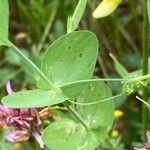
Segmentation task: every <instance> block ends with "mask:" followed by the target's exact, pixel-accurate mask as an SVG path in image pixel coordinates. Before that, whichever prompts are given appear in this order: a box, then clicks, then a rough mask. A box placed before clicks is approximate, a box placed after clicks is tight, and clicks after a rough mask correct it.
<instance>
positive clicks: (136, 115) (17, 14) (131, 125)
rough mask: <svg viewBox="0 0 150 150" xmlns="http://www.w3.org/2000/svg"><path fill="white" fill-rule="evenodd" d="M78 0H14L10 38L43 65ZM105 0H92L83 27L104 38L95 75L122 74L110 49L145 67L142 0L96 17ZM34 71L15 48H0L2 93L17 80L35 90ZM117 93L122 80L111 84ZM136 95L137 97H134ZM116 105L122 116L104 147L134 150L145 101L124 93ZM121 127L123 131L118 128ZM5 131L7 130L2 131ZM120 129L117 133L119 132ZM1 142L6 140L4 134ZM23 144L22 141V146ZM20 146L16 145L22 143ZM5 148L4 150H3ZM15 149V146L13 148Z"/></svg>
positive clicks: (131, 66)
mask: <svg viewBox="0 0 150 150" xmlns="http://www.w3.org/2000/svg"><path fill="white" fill-rule="evenodd" d="M77 2H78V0H28V1H26V0H10V1H9V4H10V28H9V32H10V39H11V41H12V42H13V43H15V44H16V45H17V46H18V47H19V48H20V49H21V50H22V51H23V52H24V53H25V54H26V55H27V56H28V57H29V58H30V59H31V60H32V61H33V62H34V63H36V64H37V65H39V64H40V61H41V59H42V57H43V54H44V52H45V50H46V49H47V48H48V47H49V45H50V44H51V43H52V42H53V41H54V40H55V39H57V38H59V37H60V36H62V35H63V34H65V33H66V23H67V18H68V16H69V15H70V14H72V13H73V10H74V8H75V6H76V5H77ZM98 3H99V0H88V4H87V7H86V11H85V13H84V16H83V18H82V21H81V23H80V25H79V28H78V29H79V30H80V29H81V30H90V31H92V32H94V33H95V34H96V35H97V37H98V39H99V42H100V49H101V50H100V52H99V55H98V60H97V65H96V68H95V75H97V76H99V77H106V78H110V77H119V74H117V72H116V70H115V68H114V64H113V60H112V58H111V57H110V53H111V54H113V55H114V56H115V57H116V58H117V60H118V61H119V62H120V63H121V64H122V65H123V66H124V67H125V68H126V69H127V70H128V71H129V72H132V71H135V70H137V69H140V68H141V47H142V46H141V45H142V44H141V35H142V26H143V25H142V21H143V17H142V11H143V10H142V5H143V4H142V3H143V2H142V1H141V0H129V1H127V0H124V1H123V3H122V4H121V5H120V6H119V8H118V9H117V11H115V12H114V13H113V14H112V15H110V16H108V17H106V18H103V19H94V18H93V17H92V12H93V10H94V9H95V8H96V6H97V4H98ZM33 77H34V78H36V74H35V75H34V76H33V73H32V72H31V71H30V70H29V69H28V68H27V67H26V66H25V65H24V64H23V63H21V62H20V61H18V58H17V57H16V56H15V55H14V53H13V52H12V51H11V49H10V48H6V47H0V98H1V97H3V96H4V95H6V90H5V84H6V81H7V80H11V82H12V84H13V89H14V91H19V90H22V89H33V88H34V86H35V83H34V81H35V80H34V79H33ZM109 84H110V87H111V89H112V90H113V93H114V94H117V93H119V91H120V90H121V85H120V84H119V83H118V82H113V83H109ZM133 99H134V100H133ZM116 109H119V110H121V111H122V112H123V115H122V116H121V117H119V118H118V117H117V118H116V121H115V123H114V127H113V130H112V132H111V133H110V137H109V138H108V139H107V141H106V142H105V143H104V144H103V145H101V146H100V147H99V149H102V150H105V149H108V150H110V147H113V148H114V149H115V148H116V149H117V150H124V149H133V147H134V145H136V146H137V145H139V146H140V145H141V133H142V130H141V112H140V110H141V103H140V102H138V101H136V100H135V96H134V95H131V96H130V97H128V98H126V97H124V98H121V99H120V100H118V101H117V102H116ZM114 131H117V132H114ZM1 132H2V131H1ZM113 133H116V134H113ZM0 139H1V141H0V147H1V148H2V147H3V146H4V145H5V146H6V145H8V147H9V146H10V145H9V144H6V143H5V141H4V140H3V138H2V137H1V138H0ZM22 144H23V145H24V146H21V149H29V150H30V149H34V148H31V146H29V145H30V144H31V145H32V144H33V143H32V142H31V143H22ZM17 146H18V145H17ZM17 146H16V145H15V149H17V148H18V147H17ZM1 148H0V149H1ZM8 149H9V148H8Z"/></svg>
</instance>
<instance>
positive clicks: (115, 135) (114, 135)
mask: <svg viewBox="0 0 150 150" xmlns="http://www.w3.org/2000/svg"><path fill="white" fill-rule="evenodd" d="M118 136H119V132H118V130H112V132H111V137H113V138H116V137H118Z"/></svg>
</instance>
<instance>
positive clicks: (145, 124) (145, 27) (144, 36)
mask: <svg viewBox="0 0 150 150" xmlns="http://www.w3.org/2000/svg"><path fill="white" fill-rule="evenodd" d="M143 3H144V4H143V17H144V21H143V34H142V51H143V69H142V70H143V75H146V74H148V56H149V55H148V54H149V51H148V50H149V47H148V45H149V44H148V41H149V38H148V36H149V23H148V13H147V0H144V2H143ZM143 99H144V100H145V101H147V100H148V89H147V87H143ZM142 128H143V137H144V141H146V136H145V133H146V131H147V130H148V110H147V108H146V107H145V105H144V104H142Z"/></svg>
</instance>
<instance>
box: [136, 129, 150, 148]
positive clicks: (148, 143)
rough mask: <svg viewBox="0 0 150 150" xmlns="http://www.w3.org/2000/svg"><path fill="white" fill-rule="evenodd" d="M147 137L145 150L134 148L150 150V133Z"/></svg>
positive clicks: (149, 132) (147, 133) (148, 132)
mask: <svg viewBox="0 0 150 150" xmlns="http://www.w3.org/2000/svg"><path fill="white" fill-rule="evenodd" d="M146 135H147V140H148V141H147V143H145V145H144V147H143V148H134V149H135V150H150V131H147V132H146Z"/></svg>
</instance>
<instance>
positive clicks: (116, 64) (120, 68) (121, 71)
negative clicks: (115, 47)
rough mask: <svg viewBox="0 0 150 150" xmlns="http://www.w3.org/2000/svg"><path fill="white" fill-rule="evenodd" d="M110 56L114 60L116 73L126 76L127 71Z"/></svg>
mask: <svg viewBox="0 0 150 150" xmlns="http://www.w3.org/2000/svg"><path fill="white" fill-rule="evenodd" d="M110 56H111V58H112V59H113V61H114V65H115V69H116V71H117V73H118V74H119V75H120V76H121V77H122V78H123V77H124V76H127V75H128V74H129V73H128V71H127V70H126V69H125V68H124V67H123V66H122V65H121V64H120V63H119V61H118V60H117V59H116V58H115V57H114V56H113V55H112V54H110Z"/></svg>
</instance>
